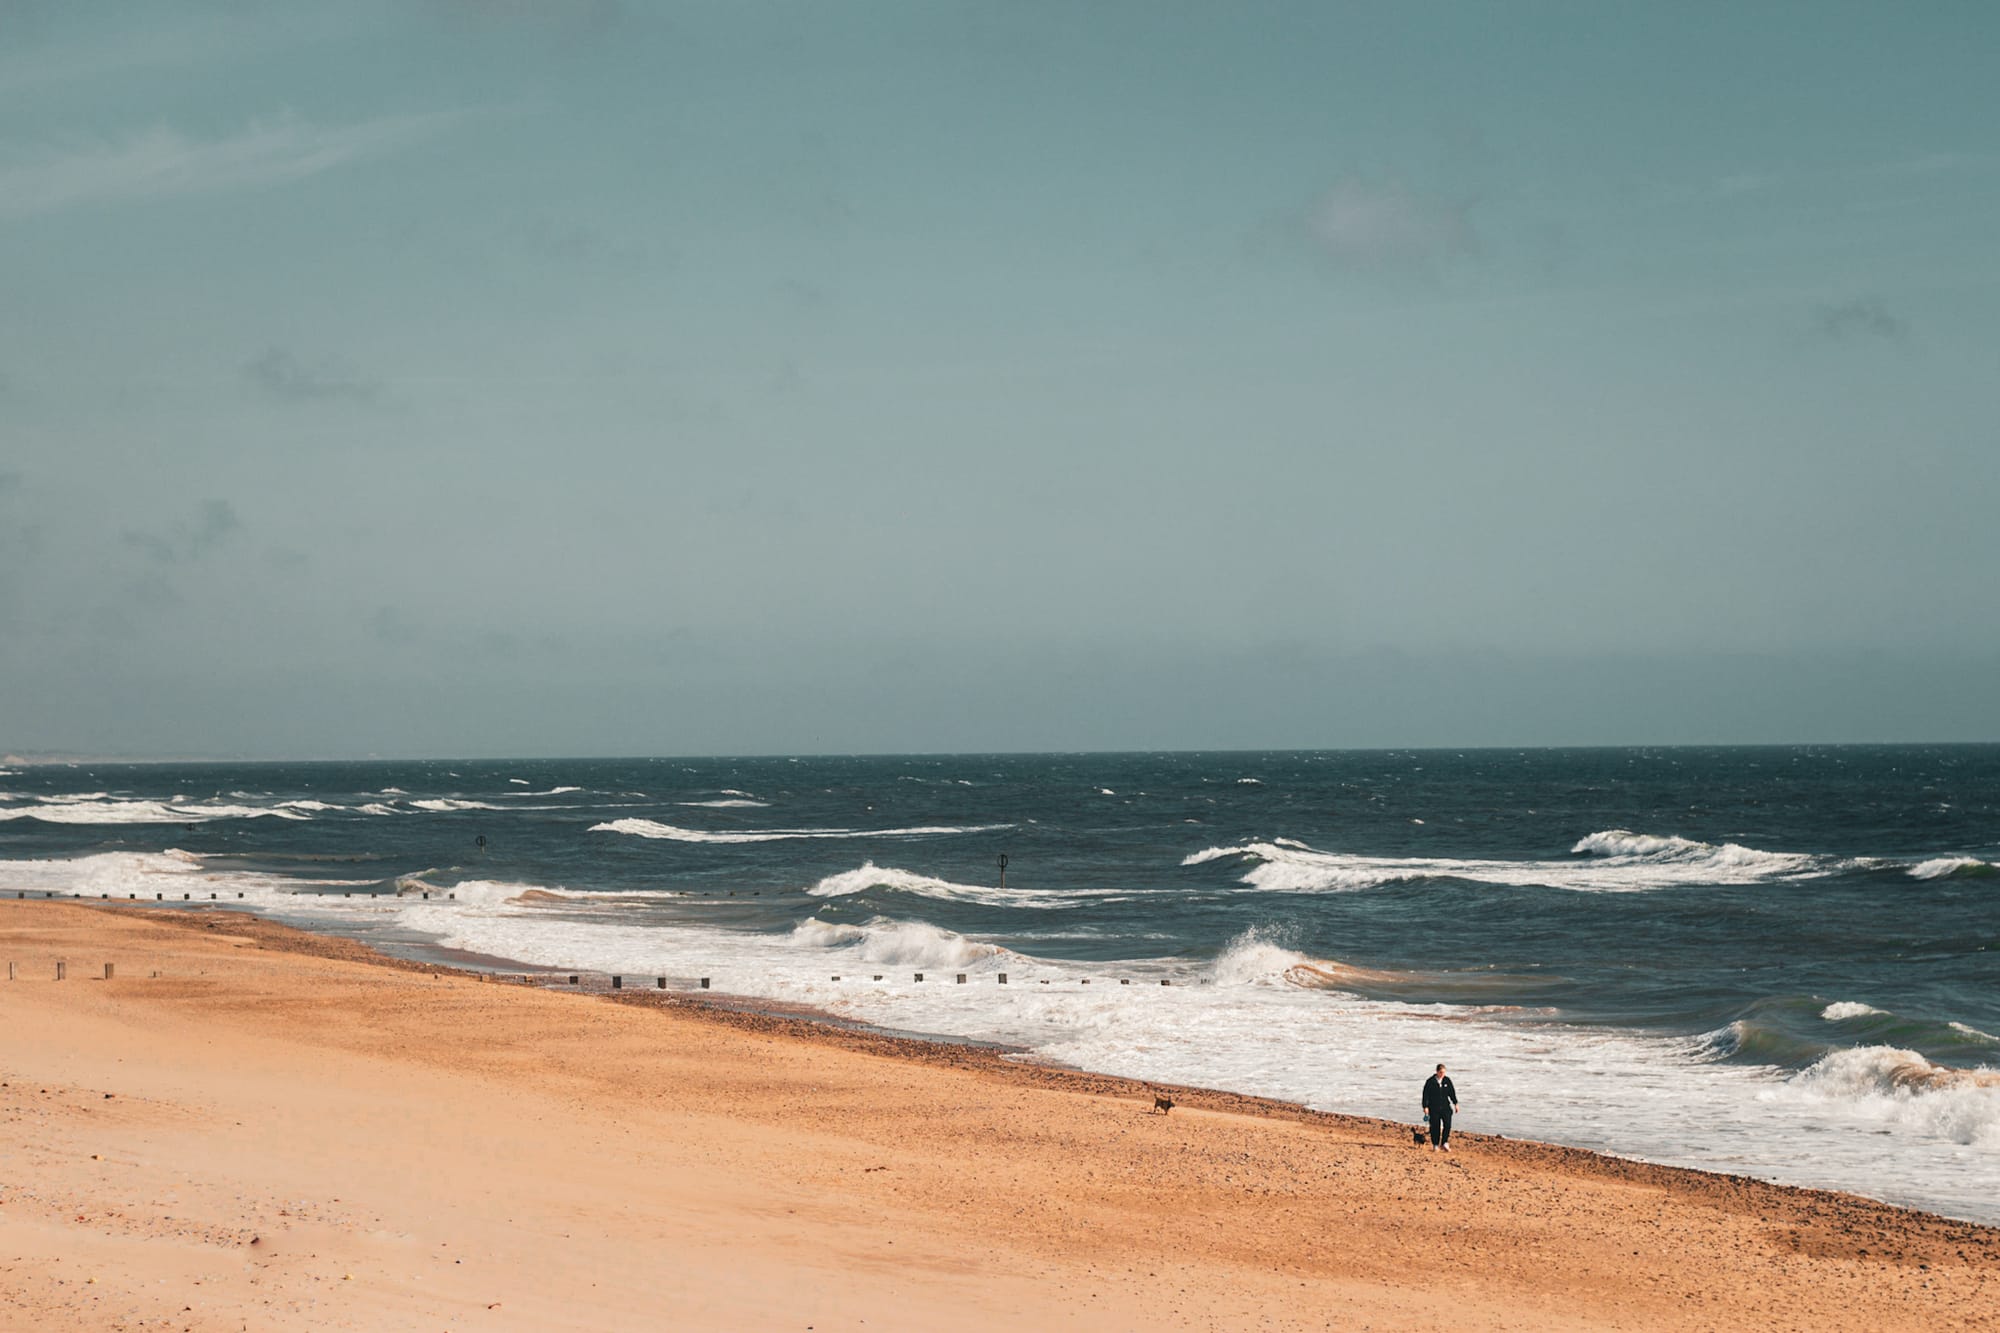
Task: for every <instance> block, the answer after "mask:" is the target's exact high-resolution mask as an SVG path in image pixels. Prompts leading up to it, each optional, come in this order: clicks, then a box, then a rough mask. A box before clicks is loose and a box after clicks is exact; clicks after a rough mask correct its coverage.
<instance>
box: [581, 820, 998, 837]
mask: <svg viewBox="0 0 2000 1333" xmlns="http://www.w3.org/2000/svg"><path fill="white" fill-rule="evenodd" d="M1012 827H1013V825H1011V824H973V825H967V826H964V827H956V826H952V825H936V826H929V825H927V826H924V827H921V828H885V829H845V828H792V829H757V830H749V829H745V830H742V831H740V832H728V831H718V830H713V829H692V828H681V827H680V826H678V825H676V824H662V823H661V822H659V821H658V820H656V819H613V820H610V821H608V822H606V823H603V824H592V825H591V826H590V831H591V832H592V833H627V834H630V835H631V836H633V837H635V838H663V839H667V840H669V841H672V842H782V841H784V840H785V839H787V838H944V837H950V836H952V835H954V834H959V833H991V832H993V831H995V830H997V829H1004V828H1012Z"/></svg>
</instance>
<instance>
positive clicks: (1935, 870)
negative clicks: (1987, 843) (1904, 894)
mask: <svg viewBox="0 0 2000 1333" xmlns="http://www.w3.org/2000/svg"><path fill="white" fill-rule="evenodd" d="M1995 874H2000V866H1996V865H1994V864H1993V863H1992V862H1990V861H1982V860H1980V859H1979V858H1978V857H1976V856H1936V857H1932V858H1931V859H1930V860H1928V861H1919V862H1917V864H1915V865H1913V866H1911V867H1910V878H1911V879H1972V878H1975V877H1984V876H1986V875H1995Z"/></svg>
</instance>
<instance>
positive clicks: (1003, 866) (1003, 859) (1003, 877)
mask: <svg viewBox="0 0 2000 1333" xmlns="http://www.w3.org/2000/svg"><path fill="white" fill-rule="evenodd" d="M1000 887H1001V888H1003V889H1004V888H1006V887H1007V853H1005V852H1002V853H1000Z"/></svg>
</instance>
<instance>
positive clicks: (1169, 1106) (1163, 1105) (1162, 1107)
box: [1153, 1094, 1174, 1115]
mask: <svg viewBox="0 0 2000 1333" xmlns="http://www.w3.org/2000/svg"><path fill="white" fill-rule="evenodd" d="M1153 1109H1154V1110H1155V1111H1158V1112H1159V1113H1160V1114H1161V1115H1165V1114H1167V1113H1168V1112H1169V1111H1171V1110H1173V1109H1174V1099H1173V1098H1171V1097H1161V1096H1159V1095H1157V1094H1155V1095H1154V1097H1153Z"/></svg>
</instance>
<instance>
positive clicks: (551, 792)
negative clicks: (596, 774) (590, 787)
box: [500, 787, 583, 797]
mask: <svg viewBox="0 0 2000 1333" xmlns="http://www.w3.org/2000/svg"><path fill="white" fill-rule="evenodd" d="M582 790H583V788H581V787H551V788H549V789H548V790H547V791H504V792H501V793H500V794H501V795H502V796H507V797H522V796H567V795H569V793H571V792H573V791H582Z"/></svg>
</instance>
